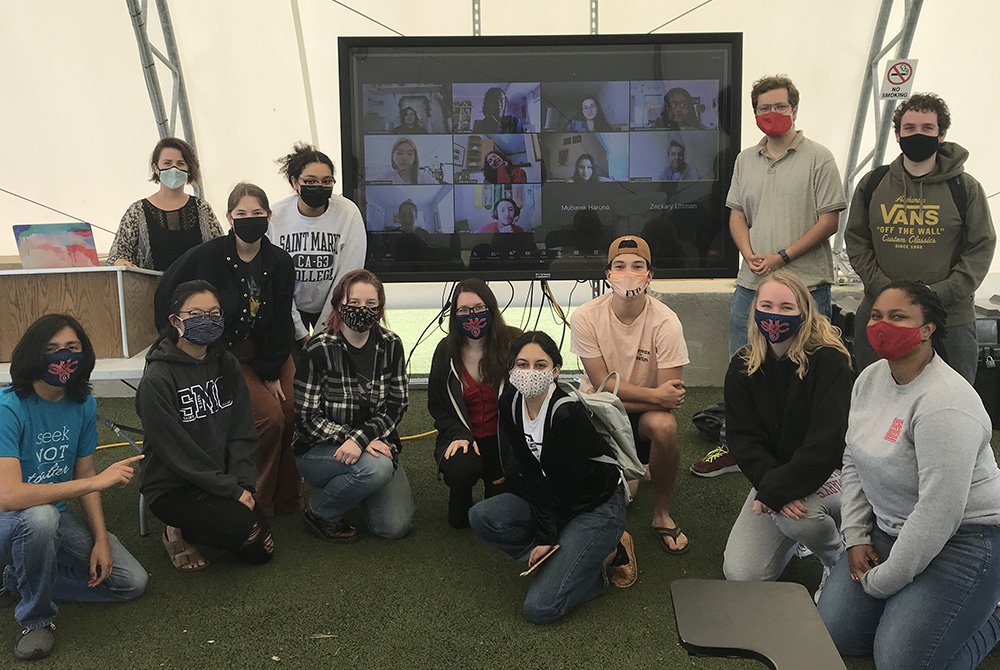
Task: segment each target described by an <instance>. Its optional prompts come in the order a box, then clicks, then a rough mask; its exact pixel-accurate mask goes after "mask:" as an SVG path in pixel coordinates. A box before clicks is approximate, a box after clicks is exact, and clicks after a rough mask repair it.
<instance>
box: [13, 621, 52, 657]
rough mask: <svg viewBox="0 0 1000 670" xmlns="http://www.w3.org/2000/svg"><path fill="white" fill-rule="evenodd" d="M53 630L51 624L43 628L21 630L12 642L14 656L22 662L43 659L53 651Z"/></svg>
mask: <svg viewBox="0 0 1000 670" xmlns="http://www.w3.org/2000/svg"><path fill="white" fill-rule="evenodd" d="M55 629H56V627H55V626H54V625H53V624H49V625H48V626H45V627H44V628H32V629H31V630H22V631H21V632H20V633H18V634H17V640H16V641H15V642H14V655H15V656H17V657H18V658H19V659H21V660H22V661H33V660H35V659H38V658H45V657H46V656H48V655H49V654H51V653H52V650H53V649H55V646H56V636H55V635H53V633H52V631H54V630H55Z"/></svg>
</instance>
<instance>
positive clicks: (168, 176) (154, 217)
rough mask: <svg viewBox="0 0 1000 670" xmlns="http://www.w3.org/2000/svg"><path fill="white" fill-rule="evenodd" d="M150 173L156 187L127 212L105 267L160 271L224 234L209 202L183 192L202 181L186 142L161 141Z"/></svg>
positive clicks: (158, 143) (152, 161) (195, 157)
mask: <svg viewBox="0 0 1000 670" xmlns="http://www.w3.org/2000/svg"><path fill="white" fill-rule="evenodd" d="M150 170H151V172H152V176H151V177H150V180H151V181H154V182H156V183H157V184H159V185H160V188H159V189H158V190H157V191H156V193H154V194H153V195H151V196H149V197H147V198H143V199H142V200H138V201H136V202H134V203H132V205H131V206H129V208H128V209H127V210H125V214H124V215H123V216H122V220H121V223H120V224H119V225H118V232H117V233H115V240H114V242H112V243H111V251H109V252H108V260H107V263H108V265H128V266H132V267H140V268H145V269H147V270H160V271H163V270H166V269H167V268H168V267H170V264H171V263H173V262H174V261H175V260H177V259H178V258H179V257H180V256H181V255H182V254H183V253H184V252H185V251H187V250H188V249H191V248H193V247H196V246H198V245H199V244H201V243H202V242H207V241H208V240H212V239H215V238H217V237H222V236H223V235H224V234H225V233H223V232H222V227H221V226H220V225H219V220H218V219H217V218H215V213H214V212H213V211H212V208H211V207H210V206H209V204H208V203H207V202H205V201H204V200H202V199H201V198H198V197H195V196H193V195H188V194H187V193H185V192H184V186H185V185H186V184H197V183H198V182H199V180H200V179H201V167H200V166H199V164H198V156H197V155H196V154H195V152H194V148H192V147H191V145H190V144H188V143H187V142H185V141H184V140H182V139H180V138H177V137H164V138H163V139H161V140H160V141H159V142H157V143H156V146H155V147H154V148H153V155H152V157H151V159H150Z"/></svg>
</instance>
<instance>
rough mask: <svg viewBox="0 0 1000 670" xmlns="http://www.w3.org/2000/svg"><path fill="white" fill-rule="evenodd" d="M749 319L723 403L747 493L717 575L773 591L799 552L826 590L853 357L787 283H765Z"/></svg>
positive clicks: (774, 278)
mask: <svg viewBox="0 0 1000 670" xmlns="http://www.w3.org/2000/svg"><path fill="white" fill-rule="evenodd" d="M751 313H752V315H753V316H752V320H751V322H750V323H749V324H748V329H749V332H748V337H747V339H748V342H749V344H748V345H747V346H745V347H743V348H742V349H740V350H739V351H738V352H737V353H736V355H735V356H733V359H732V361H731V362H730V364H729V372H728V373H727V375H726V387H725V400H726V425H727V427H728V431H729V450H730V453H731V454H732V456H733V458H734V459H735V460H736V463H737V464H738V465H739V466H740V469H741V470H742V471H743V474H744V475H746V478H747V479H749V480H750V483H751V484H752V485H753V486H752V488H751V489H750V494H749V495H748V496H747V499H746V502H745V503H744V504H743V509H742V510H741V512H740V514H739V517H737V519H736V523H735V524H734V525H733V529H732V531H731V532H730V534H729V542H728V543H727V545H726V553H725V562H724V563H723V570H724V571H725V574H726V578H727V579H731V580H739V581H758V580H770V581H773V580H776V579H777V578H778V577H779V576H781V572H782V571H783V570H784V568H785V565H786V564H787V563H788V561H789V560H790V558H791V557H792V555H794V553H795V549H796V547H797V546H798V545H800V544H801V545H802V546H804V547H805V548H806V549H808V550H809V551H811V552H812V553H813V554H815V555H816V556H817V557H818V558H819V559H820V562H821V563H822V564H823V578H822V579H823V580H825V579H826V576H827V575H828V574H829V573H830V570H831V569H832V568H833V566H834V565H836V563H837V561H838V560H839V558H840V555H841V553H842V552H843V550H844V549H843V538H842V537H841V534H840V528H839V524H840V465H841V458H842V456H843V453H844V433H845V432H846V431H847V412H848V408H849V406H850V399H851V386H852V385H853V383H854V373H853V371H852V370H851V358H850V354H848V353H847V349H846V348H845V347H844V345H843V344H842V343H841V341H840V337H839V331H837V329H836V328H834V327H833V326H831V325H830V322H829V321H828V320H827V319H826V317H824V316H823V315H822V314H820V313H819V311H818V309H817V308H816V303H815V302H814V301H813V299H812V297H811V296H810V295H809V291H808V289H806V287H805V284H803V283H802V280H800V279H799V278H798V277H796V276H795V275H793V274H791V273H788V272H776V273H774V274H772V275H769V276H768V278H767V279H766V280H764V283H762V284H761V285H760V287H759V288H758V289H757V295H756V296H755V298H754V303H753V305H752V308H751ZM822 587H823V582H821V583H820V588H821V589H822ZM816 595H817V596H818V595H819V592H818V591H817V593H816Z"/></svg>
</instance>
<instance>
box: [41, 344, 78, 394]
mask: <svg viewBox="0 0 1000 670" xmlns="http://www.w3.org/2000/svg"><path fill="white" fill-rule="evenodd" d="M81 363H83V352H82V351H70V350H69V349H60V350H59V351H54V352H52V353H51V354H45V372H44V373H43V374H42V381H43V382H45V383H46V384H48V385H49V386H66V384H68V383H69V382H70V380H72V379H73V378H74V377H76V375H77V373H78V372H79V371H80V364H81Z"/></svg>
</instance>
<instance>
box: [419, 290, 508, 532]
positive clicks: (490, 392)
mask: <svg viewBox="0 0 1000 670" xmlns="http://www.w3.org/2000/svg"><path fill="white" fill-rule="evenodd" d="M520 334H521V331H520V330H518V329H517V328H514V327H513V326H508V325H507V324H506V323H504V320H503V314H502V313H501V312H500V307H499V306H498V305H497V299H496V296H495V295H493V291H491V290H490V287H489V286H487V285H486V282H484V281H483V280H482V279H474V278H473V279H463V280H462V281H460V282H458V284H457V285H456V286H455V291H454V293H452V297H451V318H449V319H448V334H447V335H446V336H445V337H443V338H442V339H441V342H440V343H438V346H437V349H435V350H434V358H433V360H432V361H431V373H430V378H429V380H428V382H427V410H428V411H429V412H430V413H431V416H433V417H434V427H435V428H436V429H437V440H436V443H435V447H434V460H435V461H437V464H438V470H439V471H440V472H441V474H442V475H444V482H445V484H447V485H448V488H449V489H450V490H451V492H450V494H449V496H448V523H449V524H451V526H452V528H468V527H469V508H470V507H472V487H473V486H475V485H476V483H478V482H479V480H480V479H482V480H483V486H484V488H485V496H486V497H487V498H489V497H490V496H493V495H496V494H497V493H500V492H501V491H502V490H503V484H502V480H503V464H502V463H501V458H500V445H499V443H498V442H497V393H498V391H499V389H500V388H501V387H502V386H503V383H504V381H506V378H507V359H508V358H509V357H510V345H511V344H512V343H513V342H514V339H515V338H516V337H517V336H518V335H520Z"/></svg>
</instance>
